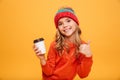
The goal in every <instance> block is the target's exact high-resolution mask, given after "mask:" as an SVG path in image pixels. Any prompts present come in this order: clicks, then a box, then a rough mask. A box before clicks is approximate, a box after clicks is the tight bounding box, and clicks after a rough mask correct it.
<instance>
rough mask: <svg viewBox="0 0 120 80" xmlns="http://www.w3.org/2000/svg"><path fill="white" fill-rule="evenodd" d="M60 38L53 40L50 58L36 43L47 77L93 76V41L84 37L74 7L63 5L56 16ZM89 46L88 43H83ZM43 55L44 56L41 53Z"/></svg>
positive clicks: (56, 79) (48, 79) (57, 79)
mask: <svg viewBox="0 0 120 80" xmlns="http://www.w3.org/2000/svg"><path fill="white" fill-rule="evenodd" d="M54 21H55V25H56V28H57V31H58V32H57V33H56V38H55V40H54V41H53V42H52V43H51V45H50V48H49V51H48V57H47V60H46V59H45V55H44V54H42V53H41V50H39V49H38V48H37V47H36V46H34V51H35V53H36V55H37V56H38V58H39V59H40V62H41V67H42V73H43V79H44V80H73V79H74V78H75V76H76V74H78V75H79V77H80V78H85V77H87V76H88V75H89V73H90V71H91V67H92V63H93V61H92V52H91V50H90V46H89V44H87V43H85V42H84V41H82V40H81V39H80V34H81V30H80V28H79V22H78V19H77V17H76V16H75V14H74V11H73V10H72V8H68V7H66V8H61V9H59V10H58V12H57V14H56V16H55V18H54ZM83 44H84V45H86V46H83ZM41 54H42V55H41Z"/></svg>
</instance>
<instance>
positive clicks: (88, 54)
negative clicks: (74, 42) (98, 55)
mask: <svg viewBox="0 0 120 80" xmlns="http://www.w3.org/2000/svg"><path fill="white" fill-rule="evenodd" d="M79 49H80V53H82V54H84V55H85V56H86V57H91V56H92V52H91V49H90V42H88V43H86V44H81V45H80V47H79Z"/></svg>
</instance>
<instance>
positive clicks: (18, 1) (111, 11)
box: [0, 0, 120, 80]
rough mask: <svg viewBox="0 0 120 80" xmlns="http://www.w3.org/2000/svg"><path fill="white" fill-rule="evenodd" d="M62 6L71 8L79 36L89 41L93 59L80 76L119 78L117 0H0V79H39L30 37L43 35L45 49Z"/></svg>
mask: <svg viewBox="0 0 120 80" xmlns="http://www.w3.org/2000/svg"><path fill="white" fill-rule="evenodd" d="M64 6H69V7H72V8H73V9H74V10H75V12H76V15H77V17H78V19H79V22H80V28H81V30H82V35H81V37H82V39H83V40H85V41H86V42H87V41H88V40H90V41H91V44H90V45H91V49H92V53H93V61H94V63H93V66H92V70H91V72H90V74H89V76H88V77H87V78H85V79H82V80H120V0H0V80H41V77H42V76H41V74H42V73H41V72H42V71H41V66H40V62H39V59H38V58H37V57H36V55H35V53H34V51H33V48H32V47H33V40H34V39H36V38H39V37H43V38H44V39H45V44H46V48H47V51H48V49H49V45H50V43H51V42H52V41H53V40H54V36H55V33H56V28H55V25H54V16H55V14H56V11H57V10H58V9H59V8H60V7H64ZM46 56H47V53H46ZM68 76H69V75H68ZM75 80H80V78H79V77H78V75H77V76H76V77H75Z"/></svg>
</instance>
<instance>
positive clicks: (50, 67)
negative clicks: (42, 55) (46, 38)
mask: <svg viewBox="0 0 120 80" xmlns="http://www.w3.org/2000/svg"><path fill="white" fill-rule="evenodd" d="M55 57H56V50H55V48H54V43H52V44H51V45H50V48H49V51H48V55H47V60H46V64H45V65H42V72H43V73H44V74H45V75H47V76H50V75H52V74H53V71H54V67H55Z"/></svg>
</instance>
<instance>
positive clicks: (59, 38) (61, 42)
mask: <svg viewBox="0 0 120 80" xmlns="http://www.w3.org/2000/svg"><path fill="white" fill-rule="evenodd" d="M74 34H75V35H74V36H75V40H74V42H73V43H74V44H75V45H76V50H75V55H76V56H77V55H78V53H79V46H80V44H81V38H80V35H81V30H80V28H79V26H78V25H77V26H76V31H75V32H74ZM55 42H56V46H55V48H56V50H57V51H58V53H59V55H60V56H61V55H62V52H63V50H66V51H67V52H68V53H69V45H68V44H67V43H66V42H65V37H64V35H62V34H61V33H60V31H59V29H57V31H56V35H55Z"/></svg>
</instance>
